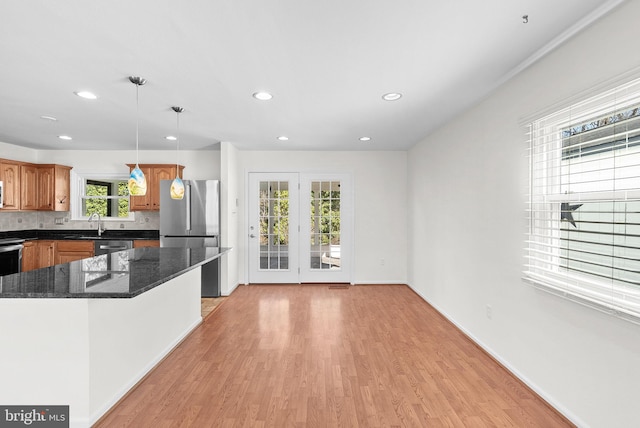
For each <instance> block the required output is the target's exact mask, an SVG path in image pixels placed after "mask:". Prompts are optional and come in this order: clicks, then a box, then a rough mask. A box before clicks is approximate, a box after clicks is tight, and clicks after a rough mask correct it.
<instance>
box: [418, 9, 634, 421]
mask: <svg viewBox="0 0 640 428" xmlns="http://www.w3.org/2000/svg"><path fill="white" fill-rule="evenodd" d="M638 17H640V1H629V2H625V3H623V4H622V6H620V7H619V8H618V9H616V10H614V11H613V12H612V13H610V14H609V15H608V16H606V17H604V18H603V19H602V20H601V21H599V22H597V23H596V24H594V25H592V26H591V27H589V28H588V29H586V30H585V31H583V32H582V33H580V34H579V35H577V36H576V37H574V38H573V39H572V40H570V41H568V42H567V43H565V44H564V45H562V46H561V47H560V48H559V49H557V50H555V51H554V52H552V53H551V54H549V55H547V56H546V57H544V58H543V59H542V60H541V61H539V62H538V63H536V64H535V65H533V66H532V67H530V68H528V69H527V70H526V71H525V72H524V73H522V74H520V75H519V76H517V77H516V78H514V79H512V80H511V81H509V82H507V84H505V85H504V86H502V87H501V88H499V89H498V90H496V91H495V92H494V93H493V94H491V95H490V96H489V97H487V98H486V99H485V100H484V101H483V102H482V103H481V104H479V105H477V106H476V107H474V108H472V109H471V110H470V111H468V112H467V113H465V114H464V115H461V116H459V117H457V118H456V119H455V121H454V122H452V123H450V124H448V125H446V126H444V127H443V128H442V129H440V130H439V131H438V132H436V133H434V134H433V135H431V136H430V137H428V138H426V139H425V140H424V141H422V142H421V143H420V144H418V145H417V146H416V147H414V148H413V149H412V150H411V151H410V152H409V155H408V165H409V172H408V185H409V190H408V201H409V208H408V218H409V226H408V229H409V230H410V231H411V232H410V234H409V247H408V248H409V250H408V254H409V263H408V277H409V283H410V285H411V286H412V287H413V288H414V289H415V290H416V291H417V292H418V293H419V294H420V295H422V296H423V297H424V298H425V299H426V300H428V301H429V302H430V303H431V304H432V305H434V306H435V307H436V308H437V309H438V310H440V311H441V312H443V313H444V314H445V315H446V316H447V317H449V318H450V319H451V320H452V321H454V322H455V323H456V324H457V325H458V326H460V327H461V328H462V329H463V330H465V331H466V332H467V333H468V334H469V335H471V336H472V337H473V338H474V339H475V340H476V341H477V342H478V343H479V344H481V345H482V346H483V347H485V348H486V349H487V350H488V351H490V352H491V353H492V354H493V355H494V356H496V357H497V358H498V359H499V360H501V361H502V362H503V363H504V364H505V365H507V366H508V367H509V368H510V369H511V370H513V371H514V372H515V373H516V374H518V375H519V376H521V377H522V378H523V379H525V380H527V381H528V383H529V384H530V385H531V386H532V387H534V388H535V389H536V390H537V391H538V392H539V393H541V394H542V395H543V396H544V397H546V398H547V399H548V400H549V401H550V402H552V403H553V404H554V405H555V406H556V407H557V408H559V409H560V410H562V411H563V412H564V413H565V414H566V415H567V416H569V417H570V418H571V419H572V420H573V421H574V422H576V423H577V424H578V425H579V426H593V427H626V426H631V425H634V424H637V423H638V420H640V407H639V406H638V405H637V398H638V397H639V396H640V326H638V325H635V324H631V323H629V322H627V321H622V320H619V319H616V318H614V317H613V316H610V315H607V314H603V313H600V312H597V311H595V310H593V309H589V308H585V307H582V306H580V305H578V304H575V303H571V302H569V301H566V300H563V299H561V298H559V297H555V296H551V295H549V294H547V293H544V292H542V291H537V290H536V289H534V288H532V287H531V286H529V285H526V284H525V283H524V282H523V281H522V280H521V270H522V265H523V261H524V258H523V254H524V253H523V248H524V239H525V232H526V221H525V198H526V196H525V194H526V188H527V173H528V166H527V159H526V152H525V148H526V138H527V137H526V135H525V133H524V132H525V129H524V128H523V126H522V125H521V121H522V118H524V117H530V116H531V115H532V114H535V113H536V112H538V111H541V110H543V109H546V108H548V107H549V106H552V105H559V104H562V102H563V100H566V99H568V98H570V97H575V95H576V94H579V93H583V92H584V91H587V90H588V89H590V88H592V87H594V86H596V85H602V84H603V82H605V81H607V80H610V79H612V78H614V77H616V76H619V75H621V74H623V73H627V72H629V70H633V69H635V68H637V67H639V66H640V56H639V55H638V53H637V49H635V48H634V46H635V44H634V41H635V40H638V38H639V37H640V26H638V25H637V19H638ZM487 305H490V306H491V310H492V318H491V319H489V317H488V316H487V313H486V306H487Z"/></svg>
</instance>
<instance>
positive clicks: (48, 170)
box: [0, 159, 71, 211]
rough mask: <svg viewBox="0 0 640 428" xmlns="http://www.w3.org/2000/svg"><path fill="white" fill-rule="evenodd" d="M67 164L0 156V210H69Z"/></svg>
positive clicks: (69, 168) (69, 188)
mask: <svg viewBox="0 0 640 428" xmlns="http://www.w3.org/2000/svg"><path fill="white" fill-rule="evenodd" d="M70 171H71V167H69V166H64V165H55V164H33V163H27V162H20V161H12V160H8V159H0V181H2V182H3V186H4V187H3V193H4V195H3V196H4V206H3V208H2V210H15V211H18V210H21V211H35V210H40V211H69V209H70V205H69V200H70V191H71V179H70Z"/></svg>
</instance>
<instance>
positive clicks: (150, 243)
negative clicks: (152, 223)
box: [133, 239, 160, 248]
mask: <svg viewBox="0 0 640 428" xmlns="http://www.w3.org/2000/svg"><path fill="white" fill-rule="evenodd" d="M159 246H160V241H159V240H157V239H136V240H135V241H133V248H143V247H159Z"/></svg>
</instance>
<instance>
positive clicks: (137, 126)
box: [136, 83, 140, 166]
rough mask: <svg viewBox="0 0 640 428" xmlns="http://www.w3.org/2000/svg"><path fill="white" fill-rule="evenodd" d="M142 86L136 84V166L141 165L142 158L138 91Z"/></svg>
mask: <svg viewBox="0 0 640 428" xmlns="http://www.w3.org/2000/svg"><path fill="white" fill-rule="evenodd" d="M139 87H140V85H139V84H137V83H136V166H138V164H139V160H140V157H139V155H138V128H139V122H140V117H139V116H140V113H139V112H140V105H139V101H138V89H139Z"/></svg>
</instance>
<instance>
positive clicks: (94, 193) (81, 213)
mask: <svg viewBox="0 0 640 428" xmlns="http://www.w3.org/2000/svg"><path fill="white" fill-rule="evenodd" d="M128 180H129V175H128V174H122V173H108V172H106V173H105V172H101V173H96V172H82V171H73V170H72V171H71V220H88V219H89V217H90V216H91V214H92V213H94V212H97V213H98V214H100V218H101V220H104V221H134V220H135V219H134V213H133V212H131V211H130V210H129V207H130V201H129V190H128V188H127V182H128Z"/></svg>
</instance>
